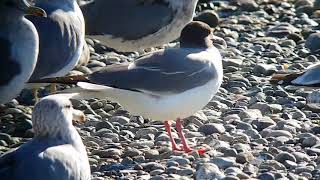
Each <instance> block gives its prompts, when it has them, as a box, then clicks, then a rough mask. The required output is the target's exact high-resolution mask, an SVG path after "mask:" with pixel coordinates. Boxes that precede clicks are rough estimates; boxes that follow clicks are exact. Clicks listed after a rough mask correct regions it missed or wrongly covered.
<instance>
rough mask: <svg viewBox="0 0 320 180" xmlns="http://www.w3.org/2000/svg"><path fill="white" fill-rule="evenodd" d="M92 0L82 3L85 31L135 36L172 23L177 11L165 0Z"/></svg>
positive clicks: (143, 34)
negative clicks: (91, 0)
mask: <svg viewBox="0 0 320 180" xmlns="http://www.w3.org/2000/svg"><path fill="white" fill-rule="evenodd" d="M149 1H150V0H94V1H93V2H91V3H88V4H86V5H83V6H81V10H82V12H83V15H84V18H85V21H86V34H87V35H112V36H113V37H115V38H117V37H119V38H123V39H124V40H135V39H139V38H141V37H144V36H146V35H149V34H153V33H155V32H157V31H158V30H160V29H161V28H162V27H164V26H165V25H168V24H170V23H171V21H172V20H173V18H174V15H175V13H176V12H174V11H172V9H170V7H169V4H168V3H167V2H166V1H165V0H151V2H149Z"/></svg>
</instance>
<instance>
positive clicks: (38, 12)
mask: <svg viewBox="0 0 320 180" xmlns="http://www.w3.org/2000/svg"><path fill="white" fill-rule="evenodd" d="M18 6H19V8H20V9H22V10H23V11H24V12H25V14H26V15H33V16H41V17H47V13H46V12H45V11H44V10H43V9H41V8H39V7H35V6H32V5H31V4H30V3H29V2H28V1H27V0H23V1H22V3H19V5H18Z"/></svg>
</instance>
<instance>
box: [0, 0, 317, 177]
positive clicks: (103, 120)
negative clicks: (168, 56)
mask: <svg viewBox="0 0 320 180" xmlns="http://www.w3.org/2000/svg"><path fill="white" fill-rule="evenodd" d="M194 19H195V20H200V21H204V22H206V23H208V24H209V25H210V26H211V27H213V28H214V35H215V36H216V38H215V41H214V45H215V47H217V48H218V49H219V51H220V53H221V54H222V56H223V66H224V82H223V84H222V86H221V88H220V89H219V92H218V93H217V95H215V97H214V98H213V99H212V100H211V101H210V103H209V104H208V105H207V106H206V107H205V108H204V109H202V110H201V111H199V112H198V113H196V114H194V115H193V116H191V117H189V118H187V119H185V120H184V127H185V135H186V137H187V139H188V142H189V143H190V145H192V146H193V147H195V148H197V149H198V148H204V149H206V152H205V153H204V154H198V152H192V153H189V154H186V153H184V152H172V151H171V148H170V142H169V137H168V135H167V133H166V131H165V128H164V125H163V123H162V122H158V121H152V120H151V119H145V118H143V117H141V116H133V115H131V114H130V113H129V112H128V111H126V110H125V109H124V108H122V107H121V105H120V104H117V103H114V102H110V101H108V100H107V99H90V100H81V101H80V100H72V102H73V106H74V108H75V109H78V110H81V111H83V112H84V113H85V115H86V122H85V123H84V124H76V125H75V126H76V127H77V130H78V132H79V134H80V135H81V137H82V140H83V142H84V144H85V146H86V148H87V152H88V157H89V162H90V166H91V173H92V175H91V176H92V180H104V179H107V180H108V179H118V180H131V179H132V180H133V179H139V180H147V179H151V180H164V179H186V180H187V179H197V180H209V179H223V180H239V179H263V180H273V179H282V180H285V179H290V180H295V179H301V180H307V179H319V180H320V157H319V155H320V127H319V123H320V108H316V107H310V106H308V104H307V101H306V97H307V96H308V94H309V93H310V92H311V90H310V89H308V88H301V87H295V86H281V85H273V84H271V83H270V81H269V80H270V78H271V76H272V74H273V73H275V72H283V71H288V72H299V71H303V70H305V69H306V68H307V67H308V66H310V65H313V64H316V63H319V62H320V61H319V57H320V55H319V52H320V32H319V27H320V25H319V23H320V1H317V0H316V1H312V0H281V1H280V0H229V1H215V0H213V1H211V0H200V1H199V3H198V5H197V8H196V14H195V18H194ZM86 42H87V44H88V48H89V51H90V61H89V63H88V64H87V65H79V66H78V67H77V68H76V69H74V70H73V71H71V72H70V73H69V74H70V75H79V74H89V73H91V72H94V71H96V70H98V69H99V68H101V67H105V66H108V65H112V64H119V63H125V62H131V61H134V60H135V59H136V58H137V57H139V56H141V55H143V54H145V53H148V52H153V51H156V50H157V49H161V48H171V47H178V46H179V44H178V43H177V42H172V43H170V44H166V45H164V46H163V47H157V48H149V49H146V50H145V51H143V52H132V53H118V52H116V51H113V50H112V49H109V48H107V47H105V46H103V45H101V44H100V43H99V41H97V40H94V39H89V38H87V39H86ZM58 88H59V89H65V88H69V87H68V86H59V87H58ZM46 94H48V90H47V89H44V88H43V89H42V90H41V92H40V95H46ZM33 103H34V99H33V97H32V93H31V92H30V91H28V90H26V91H24V92H23V93H22V94H21V96H20V97H18V98H17V99H16V100H12V101H11V102H10V103H7V104H5V105H1V106H0V155H1V154H3V153H5V152H7V151H9V150H11V149H13V148H16V147H19V146H20V145H21V144H23V143H25V142H26V141H28V140H29V139H30V138H32V137H33V130H32V122H31V113H32V109H33ZM138 105H139V102H137V106H138ZM173 127H174V126H173ZM173 133H174V134H175V136H176V141H177V142H180V139H179V138H178V135H177V133H176V131H175V130H174V128H173ZM0 179H1V178H0Z"/></svg>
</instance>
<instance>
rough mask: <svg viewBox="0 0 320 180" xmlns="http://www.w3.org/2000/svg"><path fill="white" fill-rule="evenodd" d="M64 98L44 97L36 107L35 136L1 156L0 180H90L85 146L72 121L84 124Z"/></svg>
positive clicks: (34, 119)
mask: <svg viewBox="0 0 320 180" xmlns="http://www.w3.org/2000/svg"><path fill="white" fill-rule="evenodd" d="M65 96H66V95H62V94H58V95H51V96H47V97H45V98H43V99H42V100H41V101H40V102H39V103H37V104H36V106H35V108H34V111H33V115H32V124H33V129H34V133H35V136H34V138H33V139H32V140H30V141H29V142H27V143H25V144H23V145H22V146H20V147H19V148H18V149H16V150H14V151H11V152H9V153H7V154H4V155H3V156H2V157H0V177H1V180H9V179H10V180H20V179H24V180H89V179H90V166H89V161H88V157H87V152H86V149H85V146H84V145H83V143H82V140H81V137H80V135H79V134H78V132H77V130H76V129H75V128H74V127H73V125H72V120H73V119H74V120H78V121H84V119H85V117H84V114H83V113H82V112H81V111H78V110H74V109H73V108H72V105H71V102H70V100H68V98H66V97H65Z"/></svg>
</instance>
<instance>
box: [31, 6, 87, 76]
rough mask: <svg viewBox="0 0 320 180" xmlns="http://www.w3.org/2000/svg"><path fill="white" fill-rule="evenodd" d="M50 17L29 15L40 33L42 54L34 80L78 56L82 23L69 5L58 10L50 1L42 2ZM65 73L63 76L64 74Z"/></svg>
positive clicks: (54, 71) (40, 50)
mask: <svg viewBox="0 0 320 180" xmlns="http://www.w3.org/2000/svg"><path fill="white" fill-rule="evenodd" d="M36 5H37V6H38V7H41V8H43V9H44V10H45V11H46V12H47V14H48V18H44V17H37V16H28V17H27V18H28V19H29V20H30V21H31V22H32V23H33V24H34V25H35V27H36V29H37V31H38V34H39V55H38V61H37V65H36V68H35V70H34V72H33V74H32V76H31V78H30V79H31V80H33V79H40V78H42V77H44V76H48V75H50V74H53V73H56V72H58V71H60V70H61V69H62V68H64V67H65V66H66V65H67V64H68V63H70V61H71V60H72V59H73V58H74V56H75V54H76V53H77V50H78V48H79V44H80V43H81V42H80V40H81V38H83V36H81V33H82V30H81V27H82V25H81V24H80V23H79V20H75V19H78V17H75V16H74V15H73V13H72V11H69V10H67V9H59V10H56V8H55V7H51V6H50V4H49V5H48V3H38V4H36ZM63 75H64V74H62V75H61V76H63Z"/></svg>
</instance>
